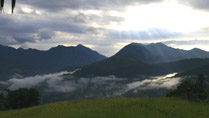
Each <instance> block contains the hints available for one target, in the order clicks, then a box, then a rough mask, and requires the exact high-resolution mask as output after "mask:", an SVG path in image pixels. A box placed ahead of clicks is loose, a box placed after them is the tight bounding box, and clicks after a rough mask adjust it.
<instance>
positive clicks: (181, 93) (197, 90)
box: [166, 75, 209, 101]
mask: <svg viewBox="0 0 209 118" xmlns="http://www.w3.org/2000/svg"><path fill="white" fill-rule="evenodd" d="M166 96H167V97H181V98H183V99H186V100H191V101H204V100H207V99H208V98H209V87H208V84H207V83H206V82H205V81H204V76H203V75H199V77H198V79H197V80H195V81H194V80H186V81H183V82H182V83H181V84H180V85H179V86H178V87H177V88H176V89H174V90H171V91H170V92H169V93H167V95H166Z"/></svg>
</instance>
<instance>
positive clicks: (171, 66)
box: [74, 57, 209, 78]
mask: <svg viewBox="0 0 209 118" xmlns="http://www.w3.org/2000/svg"><path fill="white" fill-rule="evenodd" d="M208 64H209V59H185V60H180V61H176V62H164V63H158V64H147V63H142V62H140V61H133V60H130V59H124V58H115V57H112V58H109V59H106V60H104V61H101V62H97V63H94V64H91V65H86V66H83V67H82V68H81V70H79V71H77V72H76V73H75V74H74V76H78V77H94V76H110V75H114V76H116V77H122V78H124V77H125V78H134V77H139V76H159V75H165V74H169V73H174V72H178V73H182V72H185V71H189V70H192V69H196V68H199V67H202V66H205V65H208Z"/></svg>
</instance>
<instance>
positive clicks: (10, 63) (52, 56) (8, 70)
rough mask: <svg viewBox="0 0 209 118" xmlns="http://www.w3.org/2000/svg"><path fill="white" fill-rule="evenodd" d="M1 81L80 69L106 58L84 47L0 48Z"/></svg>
mask: <svg viewBox="0 0 209 118" xmlns="http://www.w3.org/2000/svg"><path fill="white" fill-rule="evenodd" d="M0 57H1V61H0V65H1V66H0V80H6V79H7V78H9V77H11V76H12V75H14V74H15V73H17V74H21V75H24V76H31V75H35V74H43V73H51V72H55V71H58V70H60V69H63V68H65V67H78V66H83V65H86V64H91V63H94V62H97V61H101V60H103V59H105V58H106V57H105V56H103V55H101V54H99V53H97V52H96V51H93V50H91V49H89V48H87V47H85V46H83V45H78V46H76V47H65V46H57V47H54V48H51V49H50V50H47V51H40V50H35V49H27V50H25V49H22V48H19V49H15V48H12V47H6V46H0Z"/></svg>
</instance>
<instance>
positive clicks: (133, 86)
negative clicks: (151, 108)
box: [0, 71, 181, 100]
mask: <svg viewBox="0 0 209 118" xmlns="http://www.w3.org/2000/svg"><path fill="white" fill-rule="evenodd" d="M74 72H75V71H74ZM74 72H67V71H64V72H58V73H52V74H46V75H36V76H32V77H21V76H19V77H14V78H11V79H9V80H8V81H6V82H0V85H4V86H6V87H7V88H9V89H12V90H14V89H18V88H31V87H35V88H38V89H39V90H40V92H41V93H42V94H46V93H47V95H49V96H50V95H52V96H55V95H56V94H62V95H63V96H56V100H59V98H58V97H64V98H63V99H66V100H68V99H69V100H70V99H86V98H97V97H116V96H123V95H124V94H126V93H131V94H139V93H140V92H141V91H146V90H156V89H166V90H169V89H173V88H175V87H176V86H177V85H178V84H179V82H180V81H181V78H176V77H174V76H175V75H176V74H177V73H172V74H169V75H165V76H156V77H145V78H133V79H128V78H117V77H115V76H107V77H92V78H76V77H73V76H72V74H73V73H74ZM65 95H66V96H65ZM44 96H45V97H46V95H44ZM49 96H47V97H49Z"/></svg>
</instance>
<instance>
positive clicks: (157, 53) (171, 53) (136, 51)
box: [113, 43, 209, 63]
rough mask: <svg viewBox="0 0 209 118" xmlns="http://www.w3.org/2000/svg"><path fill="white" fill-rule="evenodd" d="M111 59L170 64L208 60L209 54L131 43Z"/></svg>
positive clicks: (160, 45)
mask: <svg viewBox="0 0 209 118" xmlns="http://www.w3.org/2000/svg"><path fill="white" fill-rule="evenodd" d="M113 57H120V58H129V59H132V60H138V61H141V62H144V63H160V62H172V61H178V60H183V59H192V58H209V52H206V51H203V50H200V49H197V48H195V49H192V50H190V51H186V50H180V49H175V48H171V47H168V46H166V45H164V44H162V43H152V44H149V45H143V44H138V43H131V44H129V45H127V46H125V47H124V48H123V49H121V50H120V51H119V52H118V53H117V54H115V55H114V56H113Z"/></svg>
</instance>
